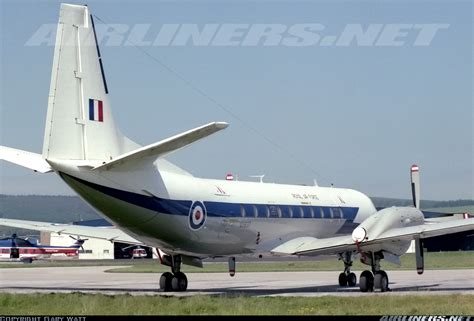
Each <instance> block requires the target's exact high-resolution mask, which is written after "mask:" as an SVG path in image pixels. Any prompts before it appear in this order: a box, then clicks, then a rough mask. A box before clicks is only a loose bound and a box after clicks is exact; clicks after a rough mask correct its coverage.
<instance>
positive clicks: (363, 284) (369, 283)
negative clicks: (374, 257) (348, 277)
mask: <svg viewBox="0 0 474 321" xmlns="http://www.w3.org/2000/svg"><path fill="white" fill-rule="evenodd" d="M359 287H360V291H361V292H372V291H374V276H373V274H372V272H370V271H367V270H365V271H364V272H362V273H361V274H360V278H359Z"/></svg>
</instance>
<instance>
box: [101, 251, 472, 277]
mask: <svg viewBox="0 0 474 321" xmlns="http://www.w3.org/2000/svg"><path fill="white" fill-rule="evenodd" d="M401 260H402V265H401V266H400V267H399V266H397V265H394V264H391V263H389V262H387V261H383V266H384V267H385V269H386V270H413V269H415V267H416V264H415V255H414V254H411V253H409V254H406V255H404V256H402V257H401ZM366 268H367V266H366V265H363V264H362V263H360V262H358V261H357V262H354V265H353V269H354V270H364V269H366ZM425 268H426V269H428V270H430V269H431V270H439V269H471V268H474V253H473V252H437V253H426V254H425ZM342 269H343V264H342V262H340V261H338V260H337V259H336V258H331V259H326V260H317V261H316V260H315V261H306V260H304V261H296V260H295V261H289V262H242V263H238V262H237V271H238V272H275V271H340V270H342ZM168 270H169V267H166V266H163V265H160V264H156V262H149V261H148V262H143V263H141V264H135V265H133V266H130V267H121V268H114V269H109V270H107V272H114V273H121V272H122V273H129V272H132V273H163V272H166V271H168ZM182 270H183V272H189V273H193V272H194V273H196V272H198V273H199V272H206V273H209V272H228V267H227V263H220V262H219V263H217V262H216V263H212V262H209V263H205V266H204V269H200V268H195V267H192V266H187V265H183V268H182Z"/></svg>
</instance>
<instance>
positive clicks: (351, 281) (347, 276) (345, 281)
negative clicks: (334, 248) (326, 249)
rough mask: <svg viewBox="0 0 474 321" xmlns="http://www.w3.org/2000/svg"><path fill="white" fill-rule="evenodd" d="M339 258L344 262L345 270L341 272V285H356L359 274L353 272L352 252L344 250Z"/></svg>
mask: <svg viewBox="0 0 474 321" xmlns="http://www.w3.org/2000/svg"><path fill="white" fill-rule="evenodd" d="M339 258H340V259H341V260H342V261H343V262H344V272H342V273H341V274H339V285H340V286H355V285H356V284H357V276H356V275H355V273H354V272H351V266H352V253H351V252H344V253H342V254H340V255H339Z"/></svg>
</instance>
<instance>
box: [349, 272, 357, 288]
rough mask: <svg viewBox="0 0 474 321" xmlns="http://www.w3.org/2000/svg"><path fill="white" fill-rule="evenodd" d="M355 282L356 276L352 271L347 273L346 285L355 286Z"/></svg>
mask: <svg viewBox="0 0 474 321" xmlns="http://www.w3.org/2000/svg"><path fill="white" fill-rule="evenodd" d="M356 284H357V276H356V275H355V273H353V272H351V273H349V275H348V276H347V285H348V286H356Z"/></svg>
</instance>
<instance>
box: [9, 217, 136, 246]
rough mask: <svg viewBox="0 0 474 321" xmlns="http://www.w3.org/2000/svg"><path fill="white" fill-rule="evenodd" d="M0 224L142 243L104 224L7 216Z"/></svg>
mask: <svg viewBox="0 0 474 321" xmlns="http://www.w3.org/2000/svg"><path fill="white" fill-rule="evenodd" d="M0 225H3V226H10V227H17V228H24V229H28V230H35V231H44V232H55V233H67V234H72V235H80V236H84V237H94V238H98V239H103V240H108V241H116V242H122V243H129V244H137V245H144V244H143V243H142V242H140V241H138V240H136V239H134V238H133V237H131V236H129V235H127V234H125V233H124V232H123V231H121V230H119V229H118V228H116V227H112V226H110V227H109V226H104V227H95V226H81V225H72V224H58V223H47V222H36V221H25V220H13V219H7V218H0Z"/></svg>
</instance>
